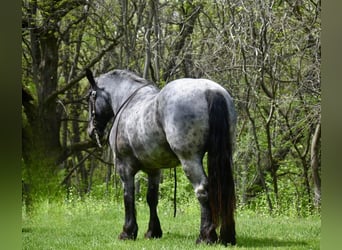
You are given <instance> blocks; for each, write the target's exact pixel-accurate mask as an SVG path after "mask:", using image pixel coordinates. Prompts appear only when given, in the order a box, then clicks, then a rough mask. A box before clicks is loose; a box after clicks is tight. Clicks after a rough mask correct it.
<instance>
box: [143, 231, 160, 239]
mask: <svg viewBox="0 0 342 250" xmlns="http://www.w3.org/2000/svg"><path fill="white" fill-rule="evenodd" d="M162 236H163V232H162V231H158V232H152V231H147V232H146V233H145V238H146V239H153V238H155V239H156V238H161V237H162Z"/></svg>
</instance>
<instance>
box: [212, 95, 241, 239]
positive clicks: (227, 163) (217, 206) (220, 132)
mask: <svg viewBox="0 0 342 250" xmlns="http://www.w3.org/2000/svg"><path fill="white" fill-rule="evenodd" d="M207 101H208V107H209V141H208V188H209V203H210V209H211V215H212V219H213V223H214V224H215V226H219V225H221V227H220V237H219V241H220V242H221V243H222V244H224V245H227V244H228V243H231V244H232V245H235V244H236V239H235V221H234V210H235V187H234V179H233V169H232V168H233V162H232V153H233V152H232V151H233V138H232V134H231V126H232V124H230V120H229V116H230V115H232V114H229V110H228V106H227V105H228V104H227V101H226V99H225V98H224V96H223V95H222V94H220V93H218V92H212V91H208V92H207Z"/></svg>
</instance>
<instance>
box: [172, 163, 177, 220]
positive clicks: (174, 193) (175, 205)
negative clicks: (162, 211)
mask: <svg viewBox="0 0 342 250" xmlns="http://www.w3.org/2000/svg"><path fill="white" fill-rule="evenodd" d="M173 175H174V178H175V188H174V190H173V218H175V217H176V213H177V200H176V199H177V168H176V167H175V168H174V169H173Z"/></svg>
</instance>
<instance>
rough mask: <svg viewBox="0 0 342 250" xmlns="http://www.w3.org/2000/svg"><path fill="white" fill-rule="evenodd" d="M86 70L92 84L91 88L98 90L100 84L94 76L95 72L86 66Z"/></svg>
mask: <svg viewBox="0 0 342 250" xmlns="http://www.w3.org/2000/svg"><path fill="white" fill-rule="evenodd" d="M85 72H86V76H87V79H88V81H89V83H90V85H91V88H92V89H93V90H97V89H98V86H97V85H96V82H95V79H94V76H93V73H92V72H91V70H90V69H88V68H86V69H85Z"/></svg>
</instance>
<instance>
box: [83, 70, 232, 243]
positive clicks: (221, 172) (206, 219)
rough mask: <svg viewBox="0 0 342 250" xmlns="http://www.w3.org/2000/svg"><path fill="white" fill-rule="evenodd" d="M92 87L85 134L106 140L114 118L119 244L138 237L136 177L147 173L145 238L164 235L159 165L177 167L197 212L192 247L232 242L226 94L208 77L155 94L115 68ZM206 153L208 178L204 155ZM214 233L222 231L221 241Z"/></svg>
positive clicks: (186, 80) (151, 87) (229, 120)
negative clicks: (121, 214) (121, 210)
mask: <svg viewBox="0 0 342 250" xmlns="http://www.w3.org/2000/svg"><path fill="white" fill-rule="evenodd" d="M86 76H87V78H88V80H89V82H90V85H91V88H90V93H89V124H88V134H89V136H90V137H91V138H93V139H96V141H97V142H98V144H99V145H100V146H101V144H100V143H101V141H100V139H101V138H102V137H103V135H104V131H105V128H106V125H107V123H108V122H109V121H110V120H111V119H112V118H113V117H114V122H113V123H112V128H111V131H110V134H109V143H110V146H111V149H112V150H113V153H114V160H115V167H116V169H117V172H118V174H119V175H120V178H121V180H122V183H123V188H124V206H125V222H124V226H123V231H122V233H121V234H120V235H119V239H123V240H124V239H136V237H137V233H138V225H137V221H136V209H135V197H134V176H135V174H136V173H137V172H138V171H139V170H142V171H143V172H145V173H147V175H148V190H147V203H148V205H149V208H150V218H149V224H148V229H147V232H146V234H145V237H146V238H160V237H162V230H161V227H160V221H159V218H158V214H157V205H158V192H159V191H158V189H159V179H160V173H161V169H162V168H175V167H176V166H178V165H181V166H182V168H183V170H184V172H185V174H186V176H187V178H188V179H189V181H190V182H191V183H192V186H193V188H194V191H195V194H196V197H197V198H198V201H199V203H200V208H201V222H200V233H199V237H198V239H197V241H196V242H197V243H201V242H205V243H208V244H211V243H215V242H219V243H221V244H223V245H227V244H231V245H235V244H236V237H235V221H234V209H235V188H234V180H233V172H232V151H233V144H234V137H235V127H236V112H235V108H234V104H233V99H232V97H231V96H230V94H229V93H228V92H227V91H226V90H225V89H224V88H223V87H222V86H220V85H219V84H217V83H215V82H213V81H211V80H207V79H190V78H183V79H178V80H174V81H172V82H170V83H168V84H167V85H166V86H165V87H163V88H162V89H161V90H160V89H159V88H157V87H156V86H155V85H154V84H152V83H150V82H148V81H147V80H145V79H143V78H141V77H139V76H137V75H135V74H134V73H132V72H130V71H126V70H113V71H110V72H108V73H106V74H102V75H100V76H99V77H97V78H96V79H94V77H93V74H92V72H91V71H90V70H89V69H87V70H86ZM206 152H207V154H208V170H207V173H206V171H205V170H204V169H203V163H202V160H203V157H204V155H205V153H206ZM216 228H220V231H219V236H218V235H217V233H216Z"/></svg>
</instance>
